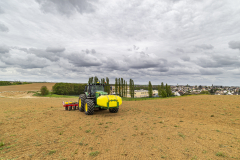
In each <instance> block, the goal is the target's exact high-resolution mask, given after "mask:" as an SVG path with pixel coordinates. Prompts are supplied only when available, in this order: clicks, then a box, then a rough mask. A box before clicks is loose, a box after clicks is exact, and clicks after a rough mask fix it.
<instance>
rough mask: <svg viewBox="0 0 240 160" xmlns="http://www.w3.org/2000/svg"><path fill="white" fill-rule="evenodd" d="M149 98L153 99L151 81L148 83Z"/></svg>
mask: <svg viewBox="0 0 240 160" xmlns="http://www.w3.org/2000/svg"><path fill="white" fill-rule="evenodd" d="M148 96H149V97H152V83H151V81H149V83H148Z"/></svg>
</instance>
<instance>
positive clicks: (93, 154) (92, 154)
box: [89, 151, 100, 157]
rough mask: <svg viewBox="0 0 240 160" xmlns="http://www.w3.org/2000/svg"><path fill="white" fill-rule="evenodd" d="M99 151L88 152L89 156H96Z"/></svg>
mask: <svg viewBox="0 0 240 160" xmlns="http://www.w3.org/2000/svg"><path fill="white" fill-rule="evenodd" d="M99 153H100V152H99V151H95V152H90V153H89V156H93V157H95V156H97V155H98V154H99Z"/></svg>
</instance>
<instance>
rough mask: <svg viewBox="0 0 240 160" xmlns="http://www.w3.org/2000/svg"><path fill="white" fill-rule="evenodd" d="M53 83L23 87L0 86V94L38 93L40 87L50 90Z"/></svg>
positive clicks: (24, 85) (25, 85)
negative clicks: (8, 92) (7, 92)
mask: <svg viewBox="0 0 240 160" xmlns="http://www.w3.org/2000/svg"><path fill="white" fill-rule="evenodd" d="M54 84H55V83H32V84H23V85H11V86H0V92H3V91H40V89H41V87H42V86H46V87H47V88H48V89H49V90H52V86H54Z"/></svg>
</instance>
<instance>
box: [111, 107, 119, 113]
mask: <svg viewBox="0 0 240 160" xmlns="http://www.w3.org/2000/svg"><path fill="white" fill-rule="evenodd" d="M118 109H119V108H113V109H109V112H111V113H117V112H118Z"/></svg>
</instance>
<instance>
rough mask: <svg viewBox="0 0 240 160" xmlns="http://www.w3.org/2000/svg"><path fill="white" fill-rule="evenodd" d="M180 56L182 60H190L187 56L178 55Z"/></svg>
mask: <svg viewBox="0 0 240 160" xmlns="http://www.w3.org/2000/svg"><path fill="white" fill-rule="evenodd" d="M180 58H181V60H183V61H190V57H189V56H182V57H180Z"/></svg>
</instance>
